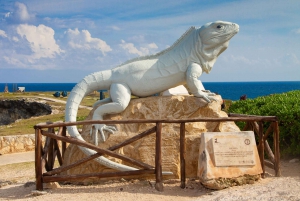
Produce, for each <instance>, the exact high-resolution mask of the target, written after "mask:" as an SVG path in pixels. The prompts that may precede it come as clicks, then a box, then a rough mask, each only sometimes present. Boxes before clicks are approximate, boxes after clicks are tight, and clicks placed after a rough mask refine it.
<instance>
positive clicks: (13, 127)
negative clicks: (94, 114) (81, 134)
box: [0, 92, 99, 136]
mask: <svg viewBox="0 0 300 201" xmlns="http://www.w3.org/2000/svg"><path fill="white" fill-rule="evenodd" d="M53 93H54V92H25V93H0V100H4V99H15V100H16V99H22V98H37V97H46V98H52V99H57V100H63V101H67V97H59V98H56V97H54V96H53V95H52V94H53ZM98 99H99V93H98V92H97V93H96V94H90V95H88V96H86V97H85V98H84V99H83V101H82V102H81V105H84V106H90V107H91V106H92V105H93V104H94V103H95V102H96V101H97V100H98ZM41 100H43V99H39V101H41ZM44 101H45V102H46V103H47V104H49V105H50V106H51V107H52V109H55V110H59V114H53V115H44V116H39V117H32V118H30V119H21V120H18V121H16V122H15V123H12V124H9V125H2V126H0V136H9V135H22V134H34V132H35V131H34V128H33V126H34V125H36V124H39V123H43V122H47V121H51V122H56V121H64V119H65V115H64V110H65V104H64V103H59V102H54V101H48V100H44ZM89 113H90V110H88V109H79V110H78V114H77V119H78V120H84V119H85V118H86V117H87V116H88V114H89Z"/></svg>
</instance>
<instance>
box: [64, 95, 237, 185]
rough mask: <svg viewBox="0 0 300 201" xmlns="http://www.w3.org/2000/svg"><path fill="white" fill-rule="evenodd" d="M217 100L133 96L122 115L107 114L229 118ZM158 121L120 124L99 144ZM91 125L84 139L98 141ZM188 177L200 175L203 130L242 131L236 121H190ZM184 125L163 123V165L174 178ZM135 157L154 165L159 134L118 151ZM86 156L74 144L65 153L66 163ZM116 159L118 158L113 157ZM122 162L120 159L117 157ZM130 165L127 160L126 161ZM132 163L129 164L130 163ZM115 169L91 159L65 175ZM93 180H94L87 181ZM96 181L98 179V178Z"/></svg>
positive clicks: (118, 117)
mask: <svg viewBox="0 0 300 201" xmlns="http://www.w3.org/2000/svg"><path fill="white" fill-rule="evenodd" d="M215 99H216V101H213V102H212V103H209V104H208V103H206V102H205V101H204V100H203V99H201V98H196V97H193V96H156V97H148V98H139V99H132V100H131V101H130V104H129V105H128V107H127V108H126V110H125V111H123V112H122V113H120V114H114V115H106V116H105V118H104V119H105V120H108V119H111V120H130V119H194V118H201V117H211V118H218V117H227V114H226V113H225V112H223V111H222V110H221V104H222V98H221V97H220V96H215ZM93 112H94V110H93V111H91V113H90V115H89V117H88V118H87V119H91V116H92V114H93ZM153 126H154V124H151V123H148V124H118V125H116V127H117V129H118V131H116V132H115V134H112V135H110V136H107V137H108V139H107V140H106V141H105V142H104V143H102V142H99V147H102V148H107V147H110V146H112V145H115V144H117V143H120V142H122V141H124V140H125V139H127V138H129V137H132V136H134V135H137V134H139V133H141V132H143V131H145V130H147V129H150V128H151V127H153ZM90 129H91V125H89V126H84V127H83V129H82V136H83V138H84V139H85V140H86V141H88V142H90V143H93V144H94V141H93V139H94V138H92V137H91V136H90V134H89V133H90ZM185 129H186V130H185V132H186V141H185V143H186V158H185V159H186V176H187V177H196V176H197V164H198V154H199V145H200V136H201V133H203V132H208V131H210V132H213V131H219V132H231V131H239V128H238V127H237V126H236V125H235V123H234V122H222V123H218V122H195V123H186V126H185ZM179 130H180V124H163V126H162V168H163V171H171V172H173V176H172V178H179V177H180V152H179V135H180V134H179V132H180V131H179ZM118 152H119V153H123V154H125V155H127V156H129V157H132V158H134V159H137V160H140V161H143V162H145V163H148V164H150V165H153V166H154V163H155V162H154V161H155V134H152V135H150V136H147V137H145V138H142V139H140V140H138V141H136V142H134V143H132V144H130V145H127V146H125V147H123V148H122V149H119V150H118ZM84 157H85V155H84V153H83V152H81V150H80V149H79V148H78V147H77V146H74V145H72V144H71V145H69V146H68V148H67V150H66V153H65V155H64V165H68V164H71V163H74V162H75V161H77V160H80V159H82V158H84ZM112 160H114V159H112ZM115 161H118V162H122V161H119V160H115ZM124 164H126V163H124ZM126 165H128V164H126ZM106 171H111V170H110V169H109V168H107V167H104V166H102V165H100V164H98V163H97V162H95V161H89V162H88V163H85V164H82V165H80V166H78V167H76V168H72V169H70V170H68V171H67V172H65V174H85V173H92V172H106ZM85 181H91V180H85ZM93 181H97V179H94V180H93Z"/></svg>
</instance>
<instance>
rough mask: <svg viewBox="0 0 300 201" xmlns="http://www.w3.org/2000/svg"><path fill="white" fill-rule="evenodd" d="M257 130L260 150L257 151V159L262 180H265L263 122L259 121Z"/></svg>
mask: <svg viewBox="0 0 300 201" xmlns="http://www.w3.org/2000/svg"><path fill="white" fill-rule="evenodd" d="M258 125H259V130H258V135H259V145H260V150H259V158H260V163H261V167H262V171H263V173H262V178H265V154H264V150H265V146H264V145H265V142H264V133H263V131H264V127H263V122H262V121H259V124H258Z"/></svg>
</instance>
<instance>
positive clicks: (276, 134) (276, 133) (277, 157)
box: [273, 121, 281, 177]
mask: <svg viewBox="0 0 300 201" xmlns="http://www.w3.org/2000/svg"><path fill="white" fill-rule="evenodd" d="M273 124H274V136H273V138H274V152H275V153H274V155H275V157H274V158H275V163H274V166H275V176H276V177H280V176H281V172H280V151H279V127H278V121H275V122H274V123H273Z"/></svg>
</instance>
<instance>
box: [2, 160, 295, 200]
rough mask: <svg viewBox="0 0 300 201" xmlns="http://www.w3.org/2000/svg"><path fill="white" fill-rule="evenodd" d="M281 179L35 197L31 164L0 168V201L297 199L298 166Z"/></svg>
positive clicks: (109, 187)
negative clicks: (212, 186)
mask: <svg viewBox="0 0 300 201" xmlns="http://www.w3.org/2000/svg"><path fill="white" fill-rule="evenodd" d="M281 167H282V175H283V176H282V177H274V176H273V175H271V174H267V175H266V178H265V179H261V180H259V181H258V182H256V183H255V184H252V185H244V186H236V187H232V188H228V189H224V190H220V191H213V190H209V189H206V188H204V187H203V186H202V185H201V184H199V182H198V181H197V180H189V181H188V182H187V188H186V189H181V188H180V187H179V186H180V182H179V180H168V181H165V183H164V191H163V192H158V191H156V190H155V188H154V187H153V182H154V181H150V182H149V181H146V180H144V181H139V180H125V179H122V180H120V181H116V180H114V181H108V182H105V183H103V184H99V185H89V186H74V185H61V187H60V188H52V189H45V191H44V193H46V194H44V195H39V196H35V195H34V192H35V182H34V181H35V179H34V163H32V162H30V163H21V164H10V165H4V166H0V175H1V179H0V186H1V187H0V200H15V199H18V200H51V201H52V200H114V201H115V200H151V201H154V200H155V201H156V200H161V201H162V200H174V201H185V200H195V201H202V200H218V201H223V200H224V201H225V200H251V201H252V200H264V201H265V200H270V201H271V200H272V201H274V200H275V201H276V200H280V201H285V200H298V201H299V200H300V163H299V162H298V163H289V162H284V161H283V162H282V163H281ZM267 172H271V173H272V171H268V170H267Z"/></svg>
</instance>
